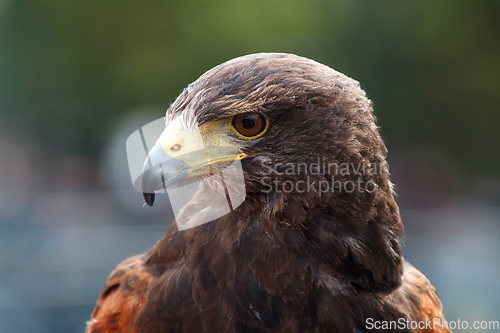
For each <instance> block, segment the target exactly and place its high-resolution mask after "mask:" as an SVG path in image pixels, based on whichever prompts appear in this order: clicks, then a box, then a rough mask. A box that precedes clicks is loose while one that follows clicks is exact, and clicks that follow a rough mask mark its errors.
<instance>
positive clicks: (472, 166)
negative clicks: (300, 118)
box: [0, 0, 500, 177]
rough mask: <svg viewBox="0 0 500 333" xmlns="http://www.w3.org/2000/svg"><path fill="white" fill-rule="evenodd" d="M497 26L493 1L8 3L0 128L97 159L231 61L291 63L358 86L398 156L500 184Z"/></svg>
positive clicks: (499, 7)
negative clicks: (313, 65)
mask: <svg viewBox="0 0 500 333" xmlns="http://www.w3.org/2000/svg"><path fill="white" fill-rule="evenodd" d="M499 14H500V2H498V1H481V0H475V1H459V0H439V1H430V0H429V1H395V0H394V1H347V0H342V1H332V0H329V1H327V0H324V1H322V0H273V1H264V0H257V1H236V0H221V1H208V0H196V1H195V0H184V1H180V0H170V1H141V2H139V1H132V0H120V1H117V0H108V1H96V0H85V1H83V0H71V1H67V0H44V1H34V0H0V122H1V125H0V129H1V130H3V131H7V132H8V133H9V134H11V135H14V136H17V137H19V138H21V137H25V138H28V139H30V140H36V141H38V142H41V143H43V144H45V145H47V146H49V147H51V149H53V150H55V151H56V152H58V153H63V154H85V155H88V156H93V157H97V156H99V154H100V150H101V149H102V147H103V144H104V142H105V140H106V137H107V135H108V132H109V131H110V128H112V126H113V123H115V122H117V121H118V120H119V119H122V118H123V117H124V116H125V115H126V113H127V111H126V110H132V109H134V108H137V107H140V106H144V105H156V106H158V105H159V106H162V107H163V108H164V109H166V108H167V107H168V105H169V103H171V102H172V101H173V100H174V99H175V97H176V95H177V94H179V93H180V91H181V90H182V88H183V87H185V86H186V85H187V84H189V83H190V82H191V81H193V80H195V79H196V78H197V77H198V76H199V75H201V74H202V73H203V72H204V71H206V70H208V69H210V68H211V67H213V66H215V65H217V64H219V63H221V62H224V61H226V60H229V59H231V58H233V57H236V56H239V55H244V54H248V53H255V52H262V51H278V52H292V53H296V54H299V55H302V56H306V57H309V58H312V59H315V60H317V61H319V62H322V63H325V64H327V65H329V66H331V67H333V68H335V69H337V70H339V71H341V72H343V73H345V74H347V75H348V76H351V77H354V78H355V79H357V80H359V81H360V82H361V85H362V87H363V88H364V89H365V90H366V91H367V94H368V96H369V97H370V98H371V99H372V100H373V101H374V106H375V112H376V115H377V117H378V119H379V125H380V126H381V128H382V132H383V136H384V138H385V139H386V141H387V142H388V143H389V146H390V148H394V149H401V150H403V149H411V148H413V147H420V146H429V147H434V148H436V149H439V150H442V151H445V152H446V153H447V154H449V155H450V156H451V157H452V158H453V159H454V160H456V161H458V162H459V164H461V165H462V166H464V167H465V170H466V171H468V174H469V175H474V174H481V175H487V176H495V177H498V176H500V154H499V153H498V152H499V151H500V130H499V125H500V112H499V111H500V100H499V93H500V79H499V78H500V60H499V59H500V20H499V19H498V17H499ZM160 116H161V114H159V115H158V117H160Z"/></svg>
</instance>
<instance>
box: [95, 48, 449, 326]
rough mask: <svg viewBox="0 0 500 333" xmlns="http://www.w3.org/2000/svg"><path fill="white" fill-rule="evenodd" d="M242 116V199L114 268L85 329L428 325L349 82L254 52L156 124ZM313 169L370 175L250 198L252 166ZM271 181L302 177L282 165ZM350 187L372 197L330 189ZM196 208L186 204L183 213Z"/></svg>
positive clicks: (373, 138) (291, 59) (376, 143)
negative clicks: (350, 169) (250, 127)
mask: <svg viewBox="0 0 500 333" xmlns="http://www.w3.org/2000/svg"><path fill="white" fill-rule="evenodd" d="M249 109H252V110H257V111H258V112H261V113H263V114H265V115H266V116H267V117H268V118H269V121H270V126H269V129H268V131H267V132H266V134H265V135H263V136H262V137H260V138H258V139H256V140H253V141H244V140H240V141H238V142H240V144H241V145H242V150H243V151H244V152H245V154H247V155H248V158H245V159H244V160H243V161H242V165H243V170H244V173H245V185H246V189H247V197H246V199H245V202H244V203H243V204H242V205H241V206H239V207H237V208H236V209H235V210H234V211H233V212H231V213H230V214H227V215H225V216H223V217H221V218H219V219H217V220H215V221H213V222H210V223H207V224H203V225H200V226H198V227H195V228H191V229H188V230H185V231H178V229H177V227H176V226H175V225H174V226H172V227H171V228H170V229H169V231H168V232H167V234H166V235H165V236H164V237H163V239H161V240H160V241H159V242H158V243H157V244H156V245H155V246H154V247H153V248H152V249H151V250H150V251H149V252H148V253H146V254H145V255H143V256H141V257H134V258H132V259H130V260H128V261H125V262H124V263H122V264H121V265H119V266H118V267H117V269H116V270H115V271H114V272H113V273H112V274H111V276H110V278H109V279H108V282H107V284H106V287H105V288H104V290H103V293H102V294H101V297H100V298H99V300H98V303H97V306H96V309H95V310H94V312H93V314H92V319H91V321H90V322H89V326H88V330H87V332H88V333H98V332H100V333H111V332H120V333H125V332H148V333H156V332H158V333H159V332H162V333H165V332H366V331H367V328H366V320H367V319H368V318H372V319H374V320H387V321H390V320H393V321H397V320H398V319H400V318H402V319H404V320H412V321H420V320H425V319H426V318H427V319H433V320H434V318H436V319H442V318H443V315H442V312H441V304H440V302H439V299H438V298H437V295H436V293H435V290H434V288H433V287H432V285H431V284H430V283H429V281H428V280H427V279H426V278H425V277H424V276H423V275H422V274H421V273H420V272H418V271H417V270H416V269H415V268H413V267H412V266H410V265H409V264H405V262H404V260H403V258H402V256H401V251H400V243H401V238H402V237H403V235H404V229H403V225H402V222H401V218H400V215H399V210H398V206H397V204H396V202H395V200H394V193H393V190H392V185H391V183H390V181H389V172H388V168H387V166H386V164H385V162H386V160H385V158H386V155H387V150H386V148H385V145H384V143H383V141H382V139H381V138H380V135H379V133H378V129H377V127H376V125H375V120H374V116H373V114H372V106H371V103H370V101H369V100H368V99H367V98H366V96H365V93H364V91H363V90H361V88H360V87H359V84H358V83H357V82H356V81H354V80H353V79H350V78H348V77H346V76H345V75H343V74H341V73H338V72H336V71H334V70H332V69H330V68H328V67H326V66H324V65H321V64H319V63H317V62H314V61H311V60H308V59H305V58H301V57H297V56H293V55H287V54H256V55H250V56H245V57H241V58H237V59H234V60H231V61H229V62H227V63H225V64H222V65H220V66H217V67H215V68H214V69H212V70H210V71H208V72H207V73H205V74H204V75H202V76H201V77H200V78H199V79H198V80H197V81H195V82H194V83H192V84H191V85H190V86H189V87H188V88H187V89H186V90H185V91H184V92H183V93H182V94H181V95H180V96H179V97H178V98H177V100H176V101H175V102H174V103H173V104H172V106H171V107H170V109H169V110H168V111H167V114H169V115H171V114H175V113H183V114H185V113H192V115H193V116H194V117H195V118H196V119H197V121H198V123H199V124H200V125H201V124H203V123H205V122H210V121H214V120H217V119H222V118H226V117H230V116H232V115H234V114H236V113H241V112H245V110H249ZM234 140H239V139H238V138H234ZM318 159H319V160H320V162H321V161H326V163H336V164H337V165H340V164H341V163H347V164H349V165H365V166H366V167H367V168H368V170H372V171H373V170H374V169H376V172H372V173H369V172H368V173H363V174H358V175H356V176H354V175H352V174H338V173H336V172H334V170H329V171H328V172H324V173H319V174H318V173H316V174H311V175H308V176H310V178H311V181H315V182H320V181H324V180H328V179H330V177H332V176H335V179H336V180H338V181H340V183H339V184H340V185H336V187H335V191H330V192H328V193H322V194H321V195H320V194H319V193H317V192H314V191H303V190H304V187H297V188H296V189H295V190H294V191H291V192H290V193H284V192H283V191H281V192H280V191H278V188H277V185H273V186H272V191H270V192H264V191H262V190H263V184H262V178H263V176H264V175H265V172H264V170H265V168H264V166H263V161H264V162H266V163H270V164H271V165H275V164H277V163H282V164H281V166H283V165H285V164H286V163H292V164H295V165H297V163H307V165H311V164H313V163H316V162H318ZM271 176H273V177H277V178H278V179H280V180H290V181H292V182H294V183H298V182H300V181H305V180H306V178H305V175H304V174H293V175H287V174H285V173H283V167H282V168H281V169H280V168H276V169H274V170H273V171H272V174H271ZM357 179H360V180H361V181H362V183H363V184H366V183H368V182H372V183H373V184H374V190H373V191H367V190H362V188H359V187H358V188H357V189H358V191H353V192H346V191H341V187H340V186H341V184H342V183H346V182H348V181H354V180H357ZM209 199H210V198H196V197H195V199H193V200H192V201H190V202H189V203H187V205H186V206H185V207H184V209H187V210H189V209H193V210H196V209H197V207H199V206H198V205H199V203H200V201H201V200H209ZM373 331H375V330H373ZM380 331H384V330H380ZM389 331H390V330H389ZM392 331H394V330H392ZM398 331H402V332H405V331H407V332H410V331H412V330H411V329H401V330H398ZM416 331H417V332H418V330H416ZM421 332H430V331H426V330H421ZM434 332H449V330H446V329H445V330H440V329H436V330H434Z"/></svg>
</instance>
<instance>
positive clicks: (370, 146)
mask: <svg viewBox="0 0 500 333" xmlns="http://www.w3.org/2000/svg"><path fill="white" fill-rule="evenodd" d="M385 156H386V150H385V146H384V144H383V142H382V140H381V139H380V137H379V135H378V132H377V128H376V126H375V124H374V118H373V116H372V112H371V105H370V102H369V100H368V99H367V98H366V97H365V94H364V92H363V91H362V90H361V89H360V88H359V84H358V83H357V82H356V81H354V80H352V79H350V78H348V77H346V76H345V75H343V74H341V73H338V72H336V71H334V70H332V69H330V68H328V67H326V66H324V65H321V64H319V63H317V62H314V61H311V60H308V59H305V58H301V57H297V56H294V55H289V54H256V55H251V56H245V57H241V58H237V59H234V60H231V61H229V62H227V63H225V64H222V65H220V66H217V67H215V68H214V69H212V70H210V71H208V72H207V73H205V74H204V75H202V76H201V77H200V78H199V79H198V80H196V81H195V82H194V83H192V84H191V85H189V86H188V88H187V89H185V90H184V91H183V93H182V94H181V95H180V96H179V97H178V98H177V100H176V101H175V102H174V103H173V104H172V106H171V107H170V108H169V110H168V111H167V113H166V117H165V130H164V131H163V133H162V134H161V135H160V137H159V138H158V140H157V142H156V144H155V145H154V147H153V149H151V151H150V152H149V155H148V158H147V159H146V162H145V163H144V169H143V173H142V175H141V179H142V190H143V193H144V197H145V200H146V203H147V204H148V205H152V204H153V202H154V193H155V192H158V191H161V190H165V189H167V191H169V192H170V191H171V192H172V193H171V195H170V197H171V198H172V197H174V198H182V200H177V201H176V202H174V203H173V205H175V206H176V207H174V212H179V213H180V211H181V210H182V208H183V207H185V206H186V204H187V203H188V202H189V201H191V200H192V199H193V198H194V195H195V193H196V192H197V191H198V192H203V195H201V193H198V195H197V198H198V199H195V200H198V201H200V197H203V196H210V195H212V196H215V199H214V200H212V201H213V202H212V203H208V202H205V205H204V206H203V205H201V206H200V205H198V209H199V208H200V207H206V208H207V211H211V212H214V211H217V209H218V207H219V206H220V205H222V206H224V207H225V209H222V210H220V209H219V210H220V212H219V213H217V214H212V215H211V216H210V218H211V219H210V221H211V220H213V219H215V218H213V217H214V216H216V217H219V216H217V215H219V214H222V213H224V212H226V213H229V212H230V211H231V209H236V208H237V207H238V206H239V205H241V204H242V203H243V202H244V200H245V199H246V198H247V197H249V198H248V199H247V200H262V199H263V198H264V199H265V200H267V201H269V202H276V203H278V204H279V205H284V204H286V203H287V202H293V203H291V205H293V206H295V209H294V210H296V212H294V213H292V215H293V216H289V218H292V219H294V220H297V219H303V218H304V217H305V215H307V213H308V210H309V209H311V208H314V209H316V210H318V209H328V208H329V207H331V206H332V200H334V201H335V202H337V203H338V207H336V208H335V210H336V211H337V213H338V214H340V215H352V214H356V215H357V214H360V213H366V209H367V206H370V205H372V204H373V202H374V201H377V199H379V200H384V199H385V198H377V193H380V194H381V195H385V196H390V195H391V189H390V183H389V178H388V172H387V167H386V166H385ZM189 184H191V185H189ZM193 184H194V185H193ZM226 196H228V198H226ZM219 199H220V200H219ZM228 200H229V203H230V207H229V209H227V206H228ZM174 201H175V199H174ZM360 204H361V207H359V206H360ZM363 204H365V205H363ZM340 208H341V209H340ZM184 211H186V209H184ZM185 213H186V212H185ZM278 213H281V212H278ZM296 213H298V214H299V216H296ZM177 216H178V214H176V217H177ZM191 218H192V216H189V217H186V218H185V219H191ZM205 222H209V221H208V217H205V218H204V219H203V223H205ZM177 223H179V218H178V219H177ZM199 224H201V223H199V222H196V223H191V225H193V226H194V225H199Z"/></svg>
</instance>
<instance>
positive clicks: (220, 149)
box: [140, 119, 247, 206]
mask: <svg viewBox="0 0 500 333" xmlns="http://www.w3.org/2000/svg"><path fill="white" fill-rule="evenodd" d="M218 127H220V126H214V124H210V123H208V124H204V125H202V126H200V128H199V129H197V130H196V131H186V130H184V129H183V127H182V124H181V122H180V120H179V119H177V120H174V121H173V122H172V123H170V124H169V125H168V126H167V128H166V129H165V131H164V132H163V133H162V134H161V136H160V137H159V138H158V140H157V142H156V144H155V145H154V146H153V148H152V149H151V150H150V151H149V154H148V156H147V158H146V161H145V163H144V167H143V170H142V175H141V177H140V181H141V186H142V192H143V195H144V200H145V201H146V204H147V205H148V206H153V203H154V201H155V193H157V192H159V191H162V190H165V189H167V188H168V187H171V186H174V185H176V184H179V183H180V182H182V181H184V180H187V179H189V178H191V177H194V176H206V175H212V174H213V173H216V172H219V171H220V170H222V168H223V166H224V164H225V163H226V164H227V163H228V162H234V161H237V160H241V159H243V158H245V157H247V155H246V154H244V153H239V152H238V150H237V148H236V147H235V146H229V145H228V146H224V145H210V143H211V142H210V140H207V141H208V142H207V141H205V140H204V137H209V138H213V137H221V136H224V135H225V136H227V134H226V133H224V131H217V129H218ZM217 142H220V141H217Z"/></svg>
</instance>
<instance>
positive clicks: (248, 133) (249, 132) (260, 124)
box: [231, 112, 268, 139]
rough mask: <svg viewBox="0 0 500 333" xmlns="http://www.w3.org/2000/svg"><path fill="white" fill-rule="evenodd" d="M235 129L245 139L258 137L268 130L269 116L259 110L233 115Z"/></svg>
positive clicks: (232, 121) (232, 123)
mask: <svg viewBox="0 0 500 333" xmlns="http://www.w3.org/2000/svg"><path fill="white" fill-rule="evenodd" d="M231 125H232V128H233V130H235V132H236V133H237V134H238V135H239V136H241V137H242V138H244V139H256V138H258V137H260V136H261V135H263V134H264V133H265V131H266V130H267V125H268V123H267V118H266V117H264V116H263V115H261V114H260V113H257V112H245V113H240V114H237V115H235V116H233V118H232V120H231Z"/></svg>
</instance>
